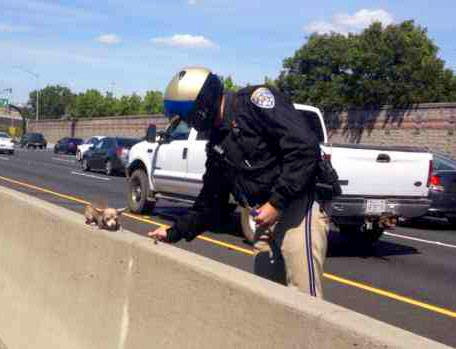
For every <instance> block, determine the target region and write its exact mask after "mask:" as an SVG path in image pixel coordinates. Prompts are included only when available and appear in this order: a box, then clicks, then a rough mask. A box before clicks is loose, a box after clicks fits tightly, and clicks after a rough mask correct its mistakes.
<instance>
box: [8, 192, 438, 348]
mask: <svg viewBox="0 0 456 349" xmlns="http://www.w3.org/2000/svg"><path fill="white" fill-rule="evenodd" d="M0 205H1V209H0V222H2V225H1V227H0V241H1V243H0V307H1V309H2V310H1V311H0V338H1V340H0V342H1V341H3V342H4V343H5V345H6V346H7V347H9V348H21V349H26V348H34V349H36V348H65V349H68V348H84V349H88V348H120V349H124V348H184V347H185V348H239V347H257V348H292V347H293V348H297V347H300V348H354V347H357V348H414V349H417V348H444V347H445V346H443V345H441V344H439V343H436V342H433V341H430V340H428V339H425V338H423V337H419V336H417V335H414V334H412V333H409V332H406V331H403V330H401V329H398V328H396V327H393V326H390V325H387V324H384V323H382V322H379V321H376V320H374V319H371V318H369V317H366V316H363V315H360V314H358V313H355V312H352V311H350V310H347V309H344V308H342V307H339V306H336V305H333V304H330V303H327V302H324V301H321V300H317V299H314V298H311V297H309V296H307V295H304V294H300V293H297V292H295V291H293V290H290V289H288V288H286V287H284V286H281V285H278V284H274V283H272V282H270V281H268V280H264V279H261V278H259V277H256V276H254V275H252V274H249V273H246V272H243V271H240V270H238V269H235V268H232V267H230V266H227V265H224V264H221V263H218V262H214V261H212V260H209V259H207V258H205V257H202V256H199V255H196V254H193V253H190V252H186V251H184V250H182V249H179V248H175V247H173V246H169V245H166V244H158V245H154V244H153V243H152V242H151V240H149V239H147V238H144V237H141V236H139V235H136V234H133V233H130V232H128V231H121V232H106V231H101V230H98V229H96V228H93V227H88V226H86V225H85V224H83V217H82V215H80V214H77V213H74V212H71V211H69V210H66V209H63V208H60V207H57V206H55V205H52V204H49V203H46V202H44V201H41V200H38V199H36V198H33V197H30V196H27V195H25V194H22V193H19V192H16V191H12V190H10V189H6V188H0Z"/></svg>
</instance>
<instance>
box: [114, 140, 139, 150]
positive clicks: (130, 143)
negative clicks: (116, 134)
mask: <svg viewBox="0 0 456 349" xmlns="http://www.w3.org/2000/svg"><path fill="white" fill-rule="evenodd" d="M138 142H139V139H134V138H117V144H118V145H119V147H123V148H131V147H132V146H134V145H135V144H136V143H138Z"/></svg>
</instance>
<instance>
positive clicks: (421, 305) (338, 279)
mask: <svg viewBox="0 0 456 349" xmlns="http://www.w3.org/2000/svg"><path fill="white" fill-rule="evenodd" d="M323 275H324V276H325V277H326V278H328V279H329V280H332V281H336V282H340V283H341V284H344V285H348V286H353V287H356V288H360V289H362V290H365V291H369V292H372V293H375V294H377V295H379V296H384V297H387V298H391V299H394V300H397V301H399V302H404V303H407V304H411V305H414V306H417V307H419V308H423V309H427V310H430V311H433V312H435V313H439V314H442V315H447V316H449V317H452V318H456V311H452V310H449V309H445V308H441V307H438V306H435V305H431V304H428V303H424V302H420V301H417V300H414V299H412V298H408V297H404V296H401V295H399V294H397V293H393V292H389V291H385V290H381V289H378V288H376V287H372V286H368V285H365V284H362V283H360V282H355V281H351V280H347V279H344V278H341V277H339V276H336V275H332V274H327V273H324V274H323Z"/></svg>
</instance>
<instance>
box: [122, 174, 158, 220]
mask: <svg viewBox="0 0 456 349" xmlns="http://www.w3.org/2000/svg"><path fill="white" fill-rule="evenodd" d="M149 191H150V189H149V180H148V178H147V174H146V172H144V170H141V169H139V170H136V171H134V172H133V174H132V175H131V177H130V178H129V180H128V207H129V209H130V211H131V212H133V213H143V212H144V211H146V210H147V209H151V210H152V209H153V208H154V207H155V202H151V201H149V200H148V198H149Z"/></svg>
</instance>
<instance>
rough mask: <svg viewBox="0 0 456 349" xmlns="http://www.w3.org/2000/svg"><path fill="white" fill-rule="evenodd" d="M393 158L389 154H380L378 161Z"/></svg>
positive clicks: (388, 160)
mask: <svg viewBox="0 0 456 349" xmlns="http://www.w3.org/2000/svg"><path fill="white" fill-rule="evenodd" d="M390 161H391V158H390V156H389V155H388V154H378V156H377V162H390Z"/></svg>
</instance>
